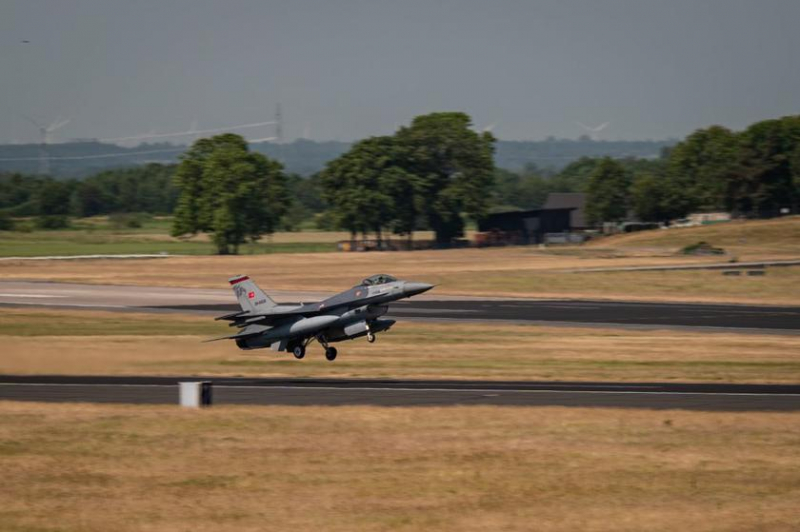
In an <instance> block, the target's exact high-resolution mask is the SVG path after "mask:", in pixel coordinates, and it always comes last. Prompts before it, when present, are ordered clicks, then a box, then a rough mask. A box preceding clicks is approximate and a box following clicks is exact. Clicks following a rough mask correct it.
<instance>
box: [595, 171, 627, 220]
mask: <svg viewBox="0 0 800 532" xmlns="http://www.w3.org/2000/svg"><path fill="white" fill-rule="evenodd" d="M630 186H631V179H630V177H629V175H628V173H627V172H626V171H625V168H623V167H622V165H621V164H620V163H618V162H617V161H615V160H613V159H611V158H610V157H606V158H604V159H601V160H600V162H599V163H598V164H597V165H596V166H595V169H594V170H593V171H592V174H591V176H590V177H589V183H588V185H587V190H586V193H587V198H586V218H587V220H588V222H589V223H590V224H598V223H602V222H619V221H622V220H624V219H625V218H626V216H627V214H628V203H629V194H630Z"/></svg>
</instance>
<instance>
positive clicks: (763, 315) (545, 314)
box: [0, 281, 800, 334]
mask: <svg viewBox="0 0 800 532" xmlns="http://www.w3.org/2000/svg"><path fill="white" fill-rule="evenodd" d="M269 293H270V295H271V296H273V297H274V298H275V299H276V300H277V301H279V302H283V303H287V302H296V301H315V300H319V299H322V298H324V297H326V296H329V295H331V294H330V293H320V292H286V291H270V292H269ZM0 305H4V306H17V307H18V306H34V307H46V308H84V309H97V310H113V311H137V312H162V313H170V312H178V313H187V314H199V315H208V316H209V317H211V316H215V315H220V314H225V313H228V312H232V311H236V310H239V307H238V306H237V305H236V304H235V302H234V298H233V294H232V293H231V292H230V291H229V290H227V289H225V290H210V289H191V288H162V287H138V286H108V285H80V284H70V283H40V282H22V281H3V282H0ZM389 309H390V310H389V314H388V316H389V317H393V318H398V319H410V320H430V321H454V320H455V321H481V322H489V323H503V322H505V323H529V324H545V325H558V326H564V325H566V326H594V327H623V328H632V329H664V328H672V329H690V330H709V331H715V330H718V331H734V330H735V331H736V332H756V333H773V334H800V306H756V305H718V304H714V305H712V304H684V303H660V302H632V301H594V300H555V299H511V298H505V299H502V298H479V297H459V296H441V295H437V294H436V293H435V290H434V291H433V292H432V293H429V294H423V295H422V296H417V297H415V298H413V299H411V300H404V301H397V302H394V303H391V304H390V306H389Z"/></svg>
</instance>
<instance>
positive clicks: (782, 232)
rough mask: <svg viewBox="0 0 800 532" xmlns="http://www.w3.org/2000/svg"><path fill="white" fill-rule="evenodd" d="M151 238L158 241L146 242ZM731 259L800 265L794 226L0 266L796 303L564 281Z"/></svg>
mask: <svg viewBox="0 0 800 532" xmlns="http://www.w3.org/2000/svg"><path fill="white" fill-rule="evenodd" d="M138 236H141V235H138ZM138 236H137V237H138ZM158 236H159V235H158V234H157V233H156V234H151V235H149V236H148V238H155V237H158ZM162 236H163V235H162ZM344 236H346V235H345V234H343V233H286V234H277V235H275V236H274V237H272V239H273V241H274V242H275V244H276V245H286V246H307V245H314V243H315V242H316V243H323V244H325V245H329V243H330V242H331V241H332V240H330V239H339V238H341V237H344ZM423 236H424V235H423ZM323 240H324V242H323ZM700 240H706V241H708V242H709V243H711V244H712V245H715V246H722V247H724V248H725V249H726V250H728V251H729V255H726V256H722V257H720V256H711V257H692V256H684V255H680V254H677V253H676V250H677V249H679V248H680V247H682V246H684V245H687V244H693V243H696V242H698V241H700ZM265 245H266V244H265ZM301 249H302V248H298V249H295V251H299V250H301ZM245 252H246V251H245ZM734 256H735V257H736V259H738V260H739V261H749V260H761V259H787V258H795V259H797V258H800V217H789V218H783V219H779V220H766V221H747V222H738V221H737V222H731V223H726V224H718V225H712V226H705V227H696V228H679V229H671V230H661V231H646V232H642V233H634V234H629V235H620V236H615V237H609V238H604V239H600V240H598V241H596V242H592V243H589V244H587V245H585V246H568V247H550V248H546V249H539V248H537V247H533V246H531V247H511V248H490V249H458V250H447V251H417V252H391V253H389V252H387V253H374V252H373V253H291V254H282V253H274V254H259V255H247V254H245V255H241V256H235V257H231V256H228V257H219V256H207V255H205V256H203V255H199V256H186V257H169V258H165V259H157V260H76V261H7V260H6V261H0V278H2V279H7V280H14V279H20V280H22V279H24V280H48V281H69V282H79V283H95V284H127V285H145V286H185V287H198V288H214V287H217V288H221V287H223V286H225V280H226V279H227V278H228V277H230V276H231V275H235V274H237V273H247V274H249V275H251V276H253V277H254V278H256V279H257V280H258V282H259V283H260V284H261V285H262V287H263V288H265V289H267V290H270V289H273V290H322V291H337V290H340V289H344V288H346V287H349V286H352V285H353V284H355V283H357V282H358V281H359V280H360V279H362V278H364V277H366V276H368V275H370V274H372V273H379V272H385V273H392V274H394V275H396V276H398V277H401V278H407V279H415V280H421V281H427V282H432V283H436V284H437V285H438V286H437V289H436V293H438V294H469V295H497V296H520V297H564V298H587V297H588V298H607V299H640V300H654V299H657V300H673V301H718V302H749V303H774V304H796V303H797V302H798V301H800V267H793V268H774V269H770V270H769V271H768V275H766V276H764V277H759V278H749V277H724V276H722V274H721V273H720V272H719V271H656V272H603V273H601V272H586V271H582V272H572V270H576V269H580V270H583V269H589V268H619V267H629V266H634V267H635V266H663V265H666V266H674V265H686V264H707V263H717V262H725V261H728V260H730V259H731V258H732V257H734Z"/></svg>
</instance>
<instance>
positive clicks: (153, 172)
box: [72, 164, 178, 216]
mask: <svg viewBox="0 0 800 532" xmlns="http://www.w3.org/2000/svg"><path fill="white" fill-rule="evenodd" d="M174 173H175V166H173V165H171V166H164V165H161V164H148V165H146V166H140V167H136V168H124V169H118V170H108V171H105V172H102V173H100V174H97V175H95V176H92V177H88V178H86V179H85V180H83V181H79V182H78V183H77V184H76V186H75V191H74V193H73V198H72V206H73V208H72V210H73V215H74V216H94V215H97V214H108V213H112V212H149V213H153V214H168V213H170V212H172V210H173V209H174V207H175V202H176V200H177V196H178V192H177V190H176V189H175V187H174V185H173V183H172V181H173V175H174Z"/></svg>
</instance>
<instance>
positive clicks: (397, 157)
mask: <svg viewBox="0 0 800 532" xmlns="http://www.w3.org/2000/svg"><path fill="white" fill-rule="evenodd" d="M470 126H471V124H470V118H469V117H468V116H467V115H466V114H464V113H433V114H429V115H424V116H419V117H417V118H415V119H414V120H413V122H412V123H411V125H410V126H408V127H403V128H401V129H400V130H399V131H398V132H397V133H396V134H395V135H394V136H391V137H373V138H369V139H366V140H363V141H361V142H358V143H356V144H355V145H354V146H353V147H352V148H351V149H350V151H348V152H347V153H345V154H344V155H342V156H341V157H339V158H337V159H335V160H334V161H331V162H330V163H329V164H328V166H327V168H326V169H325V171H324V172H322V174H321V177H322V185H323V190H324V194H325V199H326V200H327V201H328V202H329V204H330V205H331V209H332V213H333V217H334V219H335V220H336V223H337V225H338V226H339V227H342V228H344V229H347V230H349V231H350V232H351V233H353V234H356V233H359V232H360V233H364V234H366V233H367V232H374V233H375V234H376V235H377V236H378V239H379V240H380V238H381V234H382V231H383V230H385V229H391V230H392V231H393V232H394V233H397V234H405V235H408V236H409V238H411V234H412V233H413V231H414V230H416V229H417V228H419V226H420V225H421V224H422V223H425V224H426V225H427V226H428V227H430V228H431V229H432V230H433V231H435V232H436V241H437V243H439V244H440V245H448V244H449V243H450V242H451V241H452V240H453V239H454V238H457V237H459V236H462V235H463V229H464V220H463V219H462V214H466V215H467V216H468V217H470V218H472V219H473V220H477V219H479V218H481V217H482V216H485V215H486V213H487V212H488V210H489V207H490V204H491V194H490V192H491V185H492V181H493V174H494V163H493V159H492V153H493V143H494V138H493V137H492V136H491V135H490V134H488V133H484V134H478V133H476V132H474V131H473V130H472V129H470ZM421 219H422V220H421Z"/></svg>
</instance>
